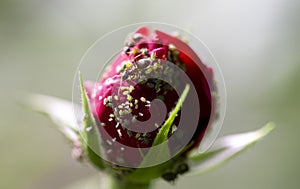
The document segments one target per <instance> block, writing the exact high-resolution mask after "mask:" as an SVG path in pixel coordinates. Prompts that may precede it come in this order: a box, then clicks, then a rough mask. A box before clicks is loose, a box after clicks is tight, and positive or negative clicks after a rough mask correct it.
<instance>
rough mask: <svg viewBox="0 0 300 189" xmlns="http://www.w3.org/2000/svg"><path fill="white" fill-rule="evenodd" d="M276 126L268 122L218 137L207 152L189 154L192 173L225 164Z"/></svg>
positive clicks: (203, 171)
mask: <svg viewBox="0 0 300 189" xmlns="http://www.w3.org/2000/svg"><path fill="white" fill-rule="evenodd" d="M274 128H275V125H274V123H268V124H266V125H265V126H264V127H262V128H261V129H259V130H256V131H253V132H248V133H242V134H235V135H229V136H225V137H222V138H220V139H218V140H217V141H216V142H215V143H214V144H213V146H212V147H211V149H210V150H209V151H208V152H206V153H202V154H200V153H198V152H194V153H191V154H190V155H189V158H188V159H189V165H190V167H191V173H190V174H193V175H194V174H202V173H205V172H207V171H210V170H212V169H214V168H217V167H219V166H221V165H223V164H224V163H225V162H227V161H228V160H230V159H231V158H233V157H235V156H236V155H238V154H240V153H241V152H243V151H244V150H246V149H247V148H249V147H251V146H253V145H254V144H255V143H256V142H257V141H259V140H260V139H262V138H263V137H265V136H266V135H267V134H269V133H270V132H271V131H272V130H273V129H274Z"/></svg>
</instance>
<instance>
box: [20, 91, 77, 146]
mask: <svg viewBox="0 0 300 189" xmlns="http://www.w3.org/2000/svg"><path fill="white" fill-rule="evenodd" d="M25 103H26V104H25V105H26V106H29V107H30V108H32V109H33V110H35V111H37V112H40V113H42V114H44V115H46V116H48V117H49V118H50V119H51V120H52V121H53V122H54V123H55V126H56V127H55V128H56V129H57V130H58V131H60V132H61V133H62V134H63V135H64V136H65V137H66V138H67V139H69V140H70V141H71V142H76V141H78V140H79V133H78V123H77V121H76V118H75V115H74V110H75V109H77V110H78V109H80V106H78V105H75V104H72V102H70V101H67V100H63V99H59V98H56V97H51V96H46V95H40V94H32V95H28V96H27V97H26V102H25ZM73 108H74V109H73Z"/></svg>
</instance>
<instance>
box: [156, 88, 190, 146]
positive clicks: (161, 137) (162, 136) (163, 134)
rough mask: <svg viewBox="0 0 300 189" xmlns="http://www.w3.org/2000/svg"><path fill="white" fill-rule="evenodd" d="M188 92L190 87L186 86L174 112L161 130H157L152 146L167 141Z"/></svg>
mask: <svg viewBox="0 0 300 189" xmlns="http://www.w3.org/2000/svg"><path fill="white" fill-rule="evenodd" d="M189 90H190V85H186V86H185V89H184V91H183V92H182V95H181V96H180V98H179V100H178V102H177V104H176V106H175V108H174V110H173V111H172V113H171V114H170V116H169V118H168V119H167V120H166V122H165V123H164V124H163V126H162V127H161V129H160V130H159V132H158V134H157V135H156V137H155V139H154V142H153V144H152V146H155V145H158V144H160V143H162V142H164V141H166V140H167V139H168V133H169V131H170V129H171V127H172V124H173V122H174V120H175V118H176V115H177V113H178V112H179V110H180V108H181V106H182V103H183V102H184V100H185V98H186V96H187V94H188V92H189Z"/></svg>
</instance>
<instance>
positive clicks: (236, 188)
mask: <svg viewBox="0 0 300 189" xmlns="http://www.w3.org/2000/svg"><path fill="white" fill-rule="evenodd" d="M144 21H157V22H165V23H170V24H174V25H177V26H179V27H182V28H184V29H186V30H188V31H190V32H192V33H193V34H195V35H196V36H198V37H199V38H200V39H201V40H202V41H203V42H204V43H206V45H207V46H208V47H209V48H210V49H211V51H212V52H213V54H214V56H215V58H216V59H217V61H218V62H219V65H220V67H221V69H222V71H223V74H224V78H225V82H226V86H227V93H228V107H227V114H226V118H225V122H224V126H223V128H222V131H221V134H220V135H226V134H230V133H237V132H244V131H250V130H254V129H257V128H259V127H261V126H262V125H264V124H265V123H266V122H268V121H269V120H272V121H274V122H275V123H276V124H277V128H276V130H275V131H274V132H273V133H271V135H269V136H268V137H267V138H265V139H264V140H262V141H260V142H259V143H258V144H257V145H256V146H255V147H253V148H251V149H250V150H248V151H247V152H246V153H244V154H241V155H240V156H238V157H237V158H236V159H234V160H232V161H230V162H229V163H228V164H226V165H225V166H223V167H221V168H219V169H218V170H215V171H213V172H210V173H208V174H206V175H202V176H193V177H184V178H180V179H179V180H178V182H176V184H175V185H170V184H169V183H166V182H163V181H160V182H159V183H158V187H159V188H191V189H193V188H195V189H196V188H207V189H210V188H230V189H240V188H243V189H252V188H256V189H282V188H289V189H294V188H295V189H296V188H299V185H300V180H299V178H300V171H299V170H300V163H299V160H300V148H299V144H300V137H299V135H300V127H299V121H300V119H299V117H300V113H299V112H300V109H299V108H300V100H299V97H300V1H299V0H244V1H239V0H227V1H222V0H211V1H202V0H201V1H189V0H186V1H173V0H164V1H159V0H152V1H134V0H119V1H116V0H115V1H96V0H84V1H83V0H51V1H49V0H26V1H25V0H24V1H22V0H1V1H0V84H1V93H0V188H3V189H40V188H43V189H53V188H57V189H63V188H69V189H70V188H76V187H73V186H77V188H79V186H81V184H80V183H82V182H84V180H86V179H89V178H90V177H93V176H94V175H96V174H97V173H96V171H95V169H94V168H92V167H90V166H88V165H86V164H79V163H77V162H76V161H75V160H73V159H72V158H71V155H70V152H71V151H70V148H69V146H68V143H67V142H66V140H64V139H63V137H62V136H61V135H60V134H59V133H57V132H56V130H54V129H53V128H52V126H53V124H52V123H51V122H50V121H49V120H48V119H47V118H45V117H43V116H41V115H39V114H36V113H34V112H31V111H30V110H28V109H24V108H23V107H22V106H20V105H19V103H18V102H20V101H21V100H23V99H24V98H25V95H24V94H26V93H28V92H34V93H43V94H49V95H54V96H58V97H62V98H66V99H71V93H72V82H73V76H74V73H75V70H76V67H77V65H78V64H79V61H80V59H81V57H82V55H83V54H84V52H85V51H86V50H87V48H88V47H89V46H90V45H91V44H92V43H93V42H94V41H95V40H97V39H98V38H99V37H101V36H102V35H104V34H105V33H107V32H110V31H111V30H113V29H116V28H119V27H120V26H124V25H127V24H132V23H136V22H144ZM74 182H76V184H73V185H72V184H71V183H74Z"/></svg>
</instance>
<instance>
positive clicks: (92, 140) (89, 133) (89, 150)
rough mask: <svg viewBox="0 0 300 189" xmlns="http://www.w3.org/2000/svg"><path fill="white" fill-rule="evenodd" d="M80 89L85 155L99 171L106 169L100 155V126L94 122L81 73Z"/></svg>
mask: <svg viewBox="0 0 300 189" xmlns="http://www.w3.org/2000/svg"><path fill="white" fill-rule="evenodd" d="M79 80H80V88H81V100H82V111H83V113H84V118H83V130H82V131H81V135H82V143H83V146H84V149H85V155H86V156H87V157H88V159H89V160H90V161H91V162H92V163H93V164H94V165H95V166H96V167H98V168H99V169H104V168H105V167H104V163H103V160H102V158H101V157H100V156H99V155H98V154H101V145H100V141H101V138H100V134H99V130H98V126H97V124H96V122H95V120H94V117H93V115H92V113H91V111H90V107H89V101H88V98H87V94H86V92H85V89H84V86H83V81H82V76H81V74H80V73H79Z"/></svg>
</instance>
